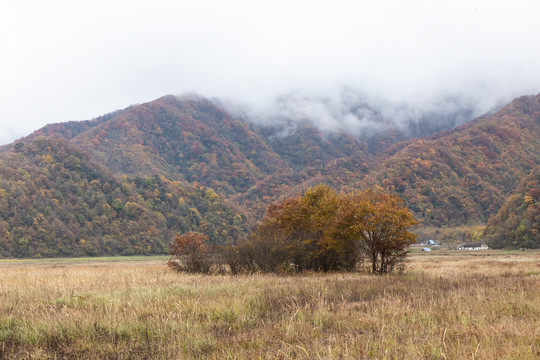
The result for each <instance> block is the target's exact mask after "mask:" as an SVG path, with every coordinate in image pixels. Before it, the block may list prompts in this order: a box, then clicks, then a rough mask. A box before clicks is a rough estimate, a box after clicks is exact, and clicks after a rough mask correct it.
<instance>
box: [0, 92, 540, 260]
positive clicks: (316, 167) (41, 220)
mask: <svg viewBox="0 0 540 360" xmlns="http://www.w3.org/2000/svg"><path fill="white" fill-rule="evenodd" d="M538 166H540V95H537V96H526V97H521V98H518V99H516V100H514V101H512V102H511V103H510V104H508V105H507V106H506V107H504V108H503V109H501V110H500V111H498V112H497V113H495V114H492V115H490V116H485V117H481V118H479V119H476V120H474V121H471V122H469V123H467V124H465V125H462V126H460V127H458V128H455V129H453V130H446V131H443V132H441V133H437V134H436V135H432V136H430V137H423V138H414V139H409V140H407V136H406V135H405V134H404V133H403V132H400V131H399V129H396V128H386V129H383V130H381V131H380V132H377V133H370V134H367V133H366V134H360V135H352V134H347V133H344V132H339V131H338V132H334V133H327V132H322V131H321V130H318V129H317V128H316V127H315V126H314V125H312V123H311V122H310V121H309V119H305V121H301V122H292V120H288V119H281V121H278V122H275V123H273V124H272V125H267V124H264V123H262V122H260V121H259V122H252V121H250V119H244V118H239V117H234V116H232V115H230V114H228V113H227V112H226V111H225V110H223V109H222V108H221V107H219V106H218V105H216V103H214V102H211V101H210V100H208V99H204V98H202V97H196V96H188V97H181V98H179V97H175V96H165V97H162V98H160V99H157V100H155V101H152V102H149V103H146V104H141V105H135V106H131V107H129V108H127V109H124V110H120V111H116V112H113V113H110V114H107V115H104V116H101V117H99V118H96V119H94V120H89V121H83V122H68V123H60V124H51V125H47V126H46V127H44V128H43V129H40V130H38V131H36V132H35V133H34V134H31V135H29V136H28V137H26V138H23V139H21V140H19V141H17V142H16V143H13V144H10V145H8V146H4V147H2V148H0V174H1V176H2V178H1V179H0V244H1V246H0V256H57V255H76V254H81V255H82V254H122V253H124V254H130V253H159V252H164V251H166V249H167V248H168V244H169V243H170V242H171V241H172V239H173V237H174V234H175V233H176V232H186V231H190V230H193V231H200V232H203V233H205V234H206V235H208V236H209V237H210V239H211V240H212V241H213V242H218V243H224V242H227V241H229V242H235V241H238V240H241V239H242V238H243V237H244V236H245V234H246V233H247V231H248V230H249V229H248V228H250V227H251V226H252V225H254V224H255V223H256V222H257V221H258V220H260V219H262V217H263V215H264V213H265V210H266V208H267V207H268V205H269V204H271V203H274V202H276V201H281V200H283V199H286V198H290V197H294V196H298V195H301V194H302V193H303V191H304V190H306V189H307V188H309V187H311V186H314V185H316V184H317V183H324V184H328V185H330V186H332V187H334V188H335V189H336V190H353V189H362V188H365V187H366V186H368V185H382V186H384V187H386V188H389V189H391V190H393V191H396V192H397V193H398V194H399V195H400V196H401V197H402V198H403V200H404V201H405V204H406V205H407V206H409V207H410V208H411V209H412V211H413V212H414V215H415V217H416V218H417V219H418V220H420V224H419V227H420V229H423V228H427V227H429V228H430V229H437V228H441V229H443V228H448V227H463V226H465V227H471V228H474V229H477V228H478V227H479V226H482V225H484V224H486V222H487V221H488V219H489V218H490V217H492V216H494V215H495V214H497V212H498V211H499V210H500V209H501V207H502V206H503V204H504V203H505V201H506V199H507V198H509V197H511V196H512V195H513V193H514V191H515V190H516V189H517V188H518V185H519V183H520V182H521V180H522V179H523V178H525V177H526V176H528V175H529V174H530V173H531V171H532V170H533V169H535V168H536V167H538ZM529 212H530V210H529ZM517 214H518V215H517V216H520V217H522V216H524V214H526V212H518V213H517ZM513 221H514V220H513ZM499 222H500V221H499ZM521 222H522V219H521V218H520V220H519V221H518V223H521ZM524 226H528V225H527V224H525V225H524ZM531 226H533V225H531ZM533 227H534V226H533ZM475 231H476V230H475ZM446 233H448V231H447V230H445V231H442V232H441V234H446ZM529 238H530V239H531V240H530V241H532V242H533V243H534V244H538V243H540V240H539V238H538V236H536V235H535V234H533V233H530V236H529ZM534 246H536V245H534Z"/></svg>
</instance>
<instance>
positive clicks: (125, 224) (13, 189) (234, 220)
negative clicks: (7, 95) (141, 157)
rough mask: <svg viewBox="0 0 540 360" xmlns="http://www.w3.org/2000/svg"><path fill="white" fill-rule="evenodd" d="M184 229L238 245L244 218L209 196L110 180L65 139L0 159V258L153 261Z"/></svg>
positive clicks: (166, 183) (150, 182)
mask: <svg viewBox="0 0 540 360" xmlns="http://www.w3.org/2000/svg"><path fill="white" fill-rule="evenodd" d="M190 230H196V231H200V232H203V233H205V234H207V235H208V236H209V237H210V239H212V241H214V242H225V241H228V240H231V239H240V238H242V237H245V236H246V234H247V223H246V217H245V215H243V213H242V212H241V211H240V210H239V209H238V208H235V207H232V206H230V205H227V204H226V203H225V201H224V200H223V199H222V198H221V197H220V196H218V195H217V194H216V193H215V192H214V191H213V190H212V189H208V188H204V187H201V186H192V185H188V184H185V183H181V182H175V181H170V180H167V179H166V178H165V177H163V176H152V177H144V178H143V177H129V178H128V177H126V176H123V177H116V176H114V175H113V174H112V173H111V172H110V171H108V170H107V169H105V168H104V167H103V166H101V165H99V164H97V163H96V162H95V161H93V160H92V159H91V157H90V155H89V154H87V153H86V152H84V151H83V150H81V149H80V148H78V147H76V146H74V145H73V144H71V143H69V142H68V141H66V140H63V139H58V138H44V137H42V138H37V139H36V140H34V141H32V142H30V143H27V144H23V143H19V144H17V145H16V146H15V149H14V151H10V152H5V153H2V154H1V156H0V256H1V257H36V256H37V257H39V256H48V257H50V256H75V255H79V256H80V255H131V254H159V253H166V252H167V251H168V248H169V243H170V239H171V238H172V236H173V234H175V233H176V232H187V231H190Z"/></svg>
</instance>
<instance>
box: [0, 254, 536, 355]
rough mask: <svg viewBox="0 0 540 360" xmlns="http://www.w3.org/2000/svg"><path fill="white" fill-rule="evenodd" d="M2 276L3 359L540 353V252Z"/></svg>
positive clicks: (161, 264) (104, 262)
mask: <svg viewBox="0 0 540 360" xmlns="http://www.w3.org/2000/svg"><path fill="white" fill-rule="evenodd" d="M0 274H1V277H0V358H32V359H36V358H73V359H75V358H96V359H97V358H100V359H103V358H111V359H141V358H152V359H153V358H210V359H224V358H230V359H257V358H261V359H279V358H282V359H288V358H300V359H318V358H320V359H361V358H370V359H371V358H378V359H385V358H400V359H418V358H420V359H422V358H425V359H433V358H440V359H464V358H469V359H470V358H478V359H504V358H520V359H528V358H530V359H533V358H538V357H540V320H539V319H540V291H539V289H540V252H498V251H485V252H457V251H453V252H451V251H447V252H445V251H434V252H430V253H413V254H412V255H411V256H410V262H409V264H408V269H407V271H406V272H405V274H403V275H398V274H396V275H390V276H372V275H369V274H366V273H346V274H336V273H334V274H312V273H309V274H302V275H294V276H288V277H280V276H273V275H254V276H236V277H234V276H202V275H182V274H180V275H179V274H176V273H173V272H172V271H170V270H169V269H168V268H167V266H166V264H165V259H164V258H150V259H144V258H136V259H118V258H116V259H114V258H112V259H111V258H109V259H78V260H74V259H66V260H59V259H57V260H54V261H51V260H43V261H0Z"/></svg>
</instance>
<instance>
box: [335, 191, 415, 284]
mask: <svg viewBox="0 0 540 360" xmlns="http://www.w3.org/2000/svg"><path fill="white" fill-rule="evenodd" d="M338 216H339V220H338V222H337V228H336V229H335V231H336V236H343V237H345V238H348V239H351V240H354V242H355V244H356V246H357V249H358V250H359V252H360V253H362V254H364V255H365V256H366V257H367V258H368V259H369V260H370V262H371V271H372V272H373V273H381V274H382V273H386V272H389V271H392V270H393V268H394V267H395V265H397V264H399V263H401V262H402V260H403V259H404V257H405V255H406V252H407V248H408V247H409V245H411V244H413V243H414V242H415V241H416V238H415V235H414V234H413V233H411V232H410V231H409V229H410V228H411V227H413V226H415V225H416V224H417V222H416V220H415V219H414V217H413V215H412V213H411V211H410V210H409V209H408V208H407V207H406V206H405V205H404V203H403V200H402V199H401V198H400V197H399V196H397V195H395V194H392V193H389V192H387V191H385V190H383V189H381V188H370V189H366V190H363V191H360V192H353V193H350V194H346V195H343V196H342V199H341V206H340V212H339V215H338Z"/></svg>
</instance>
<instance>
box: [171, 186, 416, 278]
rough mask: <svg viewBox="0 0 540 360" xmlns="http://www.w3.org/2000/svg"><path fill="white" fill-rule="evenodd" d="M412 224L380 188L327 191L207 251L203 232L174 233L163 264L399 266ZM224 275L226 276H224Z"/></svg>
mask: <svg viewBox="0 0 540 360" xmlns="http://www.w3.org/2000/svg"><path fill="white" fill-rule="evenodd" d="M416 224H417V222H416V220H415V219H414V217H413V215H412V213H411V211H410V210H409V209H408V208H407V207H406V206H405V205H404V203H403V201H402V199H401V198H400V197H399V196H397V195H396V194H394V193H390V192H388V191H386V190H383V189H382V188H379V187H375V188H368V189H365V190H361V191H353V192H340V193H338V192H336V191H335V190H333V189H332V188H330V187H329V186H326V185H317V186H315V187H313V188H310V189H308V190H307V191H305V193H304V194H303V195H302V196H298V197H293V198H289V199H286V200H283V201H281V202H278V203H275V204H272V205H270V206H269V207H268V209H267V212H266V215H265V217H264V218H263V220H262V221H261V222H260V223H259V224H257V225H256V226H255V227H254V229H253V230H252V232H251V233H250V235H249V238H248V239H247V240H246V241H243V242H240V243H238V244H235V245H223V246H217V245H213V246H212V245H210V243H209V239H208V237H206V236H205V235H204V234H200V233H196V232H189V233H185V234H178V235H177V236H176V238H175V241H174V243H173V245H172V248H171V254H172V255H173V259H171V260H170V261H169V266H170V267H171V268H173V269H175V270H177V271H188V272H202V273H209V272H211V271H230V272H232V273H233V274H238V273H250V272H257V271H261V272H275V273H283V272H292V271H306V270H310V271H323V272H327V271H352V270H354V269H355V268H357V267H358V266H361V265H362V264H368V265H369V270H370V271H371V272H373V273H379V274H383V273H387V272H391V271H392V270H394V269H395V268H396V267H397V266H399V265H401V264H402V263H403V261H404V259H405V256H406V254H407V249H408V247H409V245H411V244H412V243H414V242H415V235H414V234H413V233H411V232H410V231H409V229H411V228H412V227H413V226H415V225H416ZM225 269H227V270H225Z"/></svg>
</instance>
